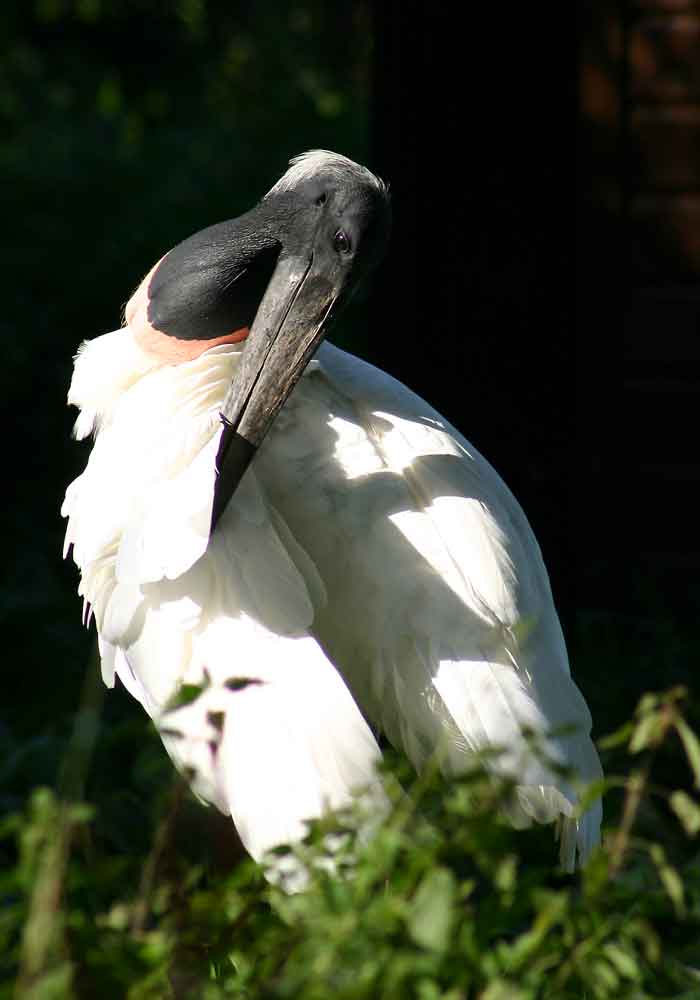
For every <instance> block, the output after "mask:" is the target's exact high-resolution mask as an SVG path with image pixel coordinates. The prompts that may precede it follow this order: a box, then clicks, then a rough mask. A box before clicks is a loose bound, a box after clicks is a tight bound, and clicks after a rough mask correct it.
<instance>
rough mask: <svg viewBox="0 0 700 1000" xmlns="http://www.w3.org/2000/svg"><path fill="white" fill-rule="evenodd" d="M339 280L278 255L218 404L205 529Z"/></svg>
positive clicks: (299, 368)
mask: <svg viewBox="0 0 700 1000" xmlns="http://www.w3.org/2000/svg"><path fill="white" fill-rule="evenodd" d="M342 285H343V281H342V279H340V280H338V281H335V282H334V281H332V280H331V279H329V277H328V275H327V273H323V272H322V269H321V268H320V267H319V266H318V264H315V261H314V255H313V253H310V254H309V257H308V258H306V259H304V258H302V259H300V258H299V257H296V256H295V257H291V256H290V257H288V258H285V257H284V256H282V257H280V259H279V261H278V262H277V266H276V268H275V271H274V274H273V276H272V278H271V280H270V283H269V285H268V287H267V291H266V292H265V295H264V297H263V300H262V302H261V303H260V306H259V307H258V311H257V314H256V316H255V320H254V322H253V325H252V327H251V330H250V334H249V335H248V338H247V340H246V346H245V349H244V351H243V354H242V355H241V360H240V365H239V368H238V370H237V371H236V375H235V377H234V379H233V382H232V383H231V386H230V388H229V391H228V393H227V395H226V398H225V400H224V404H223V407H222V409H221V420H222V422H223V424H224V429H223V432H222V435H221V441H220V443H219V451H218V454H217V457H216V469H217V479H216V486H215V490H214V505H213V508H212V516H211V531H212V532H213V531H214V528H215V527H216V524H217V522H218V520H219V518H220V517H221V515H222V513H223V512H224V510H225V508H226V505H227V503H228V502H229V500H230V499H231V497H232V495H233V492H234V490H235V489H236V487H237V486H238V484H239V482H240V481H241V478H242V477H243V473H244V472H245V471H246V469H247V468H248V466H249V465H250V462H251V460H252V458H253V456H254V455H255V452H256V450H257V449H258V447H259V446H260V443H261V442H262V440H263V438H264V437H265V434H266V433H267V431H268V430H269V429H270V426H271V425H272V423H273V421H274V419H275V417H276V416H277V414H278V413H279V410H280V408H281V407H282V405H283V404H284V402H285V400H286V399H287V397H288V396H289V394H290V392H291V391H292V389H293V388H294V386H295V385H296V383H297V382H298V380H299V378H300V376H301V374H302V372H303V371H304V369H305V368H306V365H307V364H308V362H309V360H310V359H311V357H312V355H313V354H314V352H315V351H316V349H317V347H318V346H319V344H320V343H321V341H322V340H323V338H324V336H325V333H326V330H327V329H328V320H329V317H330V314H331V312H332V311H333V307H334V305H335V304H336V302H337V301H338V299H339V298H340V297H341V292H342Z"/></svg>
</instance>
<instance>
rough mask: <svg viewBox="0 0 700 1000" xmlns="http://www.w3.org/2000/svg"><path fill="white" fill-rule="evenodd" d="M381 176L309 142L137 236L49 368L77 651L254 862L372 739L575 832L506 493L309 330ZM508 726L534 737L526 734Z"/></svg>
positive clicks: (543, 625)
mask: <svg viewBox="0 0 700 1000" xmlns="http://www.w3.org/2000/svg"><path fill="white" fill-rule="evenodd" d="M390 229H391V199H390V195H389V190H388V187H387V186H386V185H385V183H384V182H383V181H382V180H380V179H379V178H378V177H377V176H376V175H375V174H373V173H372V172H371V171H370V170H369V169H368V168H366V167H364V166H361V165H359V164H358V163H355V162H354V161H352V160H350V159H349V158H347V157H345V156H342V155H341V154H338V153H333V152H330V151H328V150H311V151H309V152H306V153H303V154H301V155H300V156H297V157H295V158H294V159H292V160H291V161H290V163H289V166H288V168H287V169H286V171H285V172H284V174H283V175H282V176H281V178H280V179H279V180H278V181H277V182H276V183H275V184H274V185H273V187H272V188H271V189H270V190H269V191H268V193H267V194H266V195H264V196H263V197H262V198H261V200H260V201H259V202H258V203H257V204H256V205H255V206H254V207H253V208H252V209H251V210H250V211H248V212H246V213H245V214H243V215H241V216H239V217H237V218H234V219H231V220H228V221H226V222H222V223H218V224H216V225H213V226H210V227H208V228H206V229H204V230H202V231H200V232H198V233H196V234H194V235H193V236H190V237H188V238H187V239H185V240H184V241H183V242H182V243H180V244H178V245H177V246H176V247H174V248H173V249H171V250H170V251H169V252H167V253H165V255H164V256H163V257H161V259H160V260H159V261H158V262H157V263H156V264H155V265H154V267H153V268H152V269H151V270H150V271H149V272H148V274H147V275H146V277H145V278H144V279H143V280H142V281H141V283H140V284H139V285H138V287H137V288H136V291H135V292H134V293H133V295H132V296H131V298H130V299H129V301H128V303H127V305H126V309H125V313H124V319H123V323H122V326H121V327H120V328H118V329H116V330H113V331H112V332H109V333H106V334H102V335H100V336H97V337H95V338H94V339H92V340H89V341H85V342H83V343H82V344H81V345H80V347H79V349H78V353H77V355H76V357H75V363H74V370H73V375H72V380H71V385H70V390H69V394H68V401H69V403H70V404H72V405H74V406H76V407H77V408H78V409H79V415H78V417H77V421H76V423H75V428H74V435H75V437H76V438H78V439H85V438H88V437H90V436H92V437H93V439H94V440H93V444H92V449H91V451H90V454H89V458H88V461H87V464H86V466H85V469H84V471H83V472H82V474H81V475H80V476H78V478H77V479H75V480H74V481H73V482H72V483H71V484H70V485H69V486H68V488H67V491H66V495H65V501H64V503H63V507H62V514H63V516H64V517H66V518H67V522H68V523H67V529H66V536H65V551H64V556H65V555H66V554H67V553H68V552H69V551H71V550H72V557H73V560H74V562H75V564H76V565H77V567H78V569H79V572H80V584H79V594H80V595H81V596H82V597H83V600H84V620H85V621H86V622H87V623H88V624H89V623H90V621H91V620H92V619H94V621H95V624H96V627H97V636H98V643H99V652H100V659H101V670H102V677H103V680H104V682H105V684H106V685H107V686H108V687H113V686H114V684H115V681H116V680H117V679H118V680H119V682H120V683H121V684H122V685H123V686H124V687H125V688H126V690H127V691H128V692H129V693H130V694H131V695H132V696H133V697H134V698H135V699H136V700H137V701H138V702H140V704H141V705H142V706H143V708H144V709H145V711H146V712H147V713H148V715H149V716H150V717H151V718H152V719H153V721H154V723H155V725H156V727H157V728H158V731H159V733H160V736H161V738H162V741H163V743H164V745H165V748H166V750H167V751H168V753H169V754H170V756H171V758H172V760H173V761H174V763H175V765H176V767H177V768H178V769H179V770H180V771H181V772H182V773H183V774H185V775H186V777H187V779H188V781H189V783H190V786H191V788H192V790H193V792H194V793H195V795H196V796H197V797H199V798H200V799H202V800H203V801H204V802H206V803H209V804H213V805H215V806H216V807H217V808H218V809H219V810H221V812H222V813H224V814H225V815H226V816H230V817H231V818H232V820H233V822H234V824H235V827H236V829H237V831H238V834H239V836H240V839H241V841H242V843H243V845H244V847H245V848H246V850H247V851H248V853H249V854H250V855H251V856H252V857H253V858H254V859H256V860H257V861H261V860H262V859H263V858H264V857H265V856H266V855H267V853H268V852H269V851H270V850H271V849H272V848H274V847H277V846H278V845H282V844H294V843H295V842H298V841H300V840H302V839H303V838H304V836H305V835H306V834H307V832H308V823H309V821H311V820H313V819H315V818H318V817H321V816H323V815H325V814H326V813H327V812H328V811H332V810H337V809H341V808H343V807H345V806H347V805H348V804H349V803H351V802H353V801H355V800H356V799H358V798H361V797H363V796H364V799H363V801H364V802H365V803H367V804H368V809H369V810H370V812H372V811H374V812H375V813H376V815H377V816H381V815H383V811H385V810H386V798H385V793H384V790H383V786H382V782H381V779H380V777H379V776H378V771H377V765H378V764H379V762H380V760H381V758H382V750H381V746H380V742H381V740H386V741H387V742H389V743H390V744H392V745H394V746H395V747H397V748H398V749H399V750H401V751H403V752H404V753H405V754H406V755H407V756H408V758H409V759H410V761H411V763H412V765H413V766H414V767H415V768H416V769H417V770H419V771H420V770H421V769H423V768H425V767H426V766H427V765H428V762H430V761H431V760H435V759H438V760H439V764H440V767H441V769H442V770H443V772H444V773H445V775H446V776H447V777H448V778H449V777H450V776H457V775H459V774H460V773H463V772H464V771H465V770H467V769H468V768H469V767H470V766H472V765H473V762H474V760H475V759H477V758H479V757H480V755H481V756H483V754H482V752H483V751H484V750H487V751H488V750H489V748H491V747H495V748H498V749H499V752H498V753H494V754H492V755H491V754H489V755H487V757H486V763H485V766H486V767H487V768H488V769H490V770H491V771H492V772H494V773H497V774H500V775H503V776H505V777H506V778H508V779H509V780H511V781H512V782H513V783H514V787H515V791H514V794H513V799H512V804H511V806H510V810H509V815H510V817H511V819H513V821H514V822H515V823H516V824H530V823H532V822H538V823H553V824H555V827H556V829H557V831H558V836H559V842H560V844H559V861H560V864H561V865H562V866H563V868H564V869H566V870H573V869H574V868H575V866H576V865H577V864H580V863H583V862H584V861H585V859H586V858H587V857H588V856H589V855H590V853H591V851H592V850H593V849H594V848H595V846H596V845H597V844H598V842H599V838H600V824H601V815H602V810H601V805H600V802H599V801H594V802H593V803H592V804H590V805H588V807H587V808H586V809H585V810H584V809H583V807H581V808H579V804H580V801H581V788H582V787H583V785H585V784H587V783H590V782H595V781H596V780H597V779H599V778H600V777H601V774H602V771H601V766H600V761H599V758H598V755H597V752H596V749H595V746H594V744H593V742H592V740H591V736H590V732H591V725H592V722H591V716H590V713H589V710H588V707H587V705H586V702H585V700H584V698H583V696H582V694H581V692H580V691H579V689H578V687H577V686H576V683H575V682H574V680H573V678H572V677H571V673H570V667H569V662H568V657H567V650H566V645H565V641H564V636H563V633H562V629H561V626H560V622H559V619H558V616H557V612H556V609H555V605H554V600H553V597H552V592H551V587H550V583H549V578H548V575H547V571H546V568H545V565H544V563H543V559H542V555H541V552H540V548H539V546H538V543H537V541H536V539H535V537H534V534H533V532H532V530H531V528H530V525H529V523H528V521H527V519H526V517H525V514H524V513H523V511H522V509H521V507H520V505H519V504H518V502H517V500H516V499H515V498H514V496H513V494H512V493H511V492H510V490H509V489H508V487H507V486H506V485H505V483H504V482H503V480H502V479H501V477H500V476H499V475H498V473H497V472H496V471H495V470H494V469H493V468H492V466H491V465H490V464H489V463H488V462H487V461H486V459H485V458H483V457H482V456H481V455H480V454H479V452H478V451H477V450H476V449H475V448H474V447H473V446H472V445H471V444H470V443H469V442H468V441H467V440H466V439H465V438H464V437H463V436H462V435H461V433H460V432H459V431H458V430H457V429H456V428H454V427H453V426H451V425H450V423H448V421H447V420H445V419H444V417H442V416H441V415H440V414H439V413H438V412H437V411H436V410H435V409H433V408H432V407H431V406H430V405H429V404H428V403H426V402H425V401H424V400H423V399H421V398H420V397H419V396H418V395H416V394H415V393H414V392H412V391H411V390H410V389H408V388H407V387H406V386H404V385H402V384H401V383H400V382H398V381H397V380H395V379H394V378H392V377H391V376H390V375H389V374H386V373H385V372H383V371H380V370H379V369H377V368H375V367H373V366H372V365H370V364H368V363H367V362H365V361H363V360H360V359H359V358H357V357H354V356H353V355H351V354H349V353H346V352H345V351H342V350H340V349H339V348H337V347H335V346H333V345H332V344H331V343H330V342H329V341H327V340H325V335H326V333H327V330H328V328H329V326H331V324H332V322H333V321H334V319H335V317H336V316H337V315H338V314H339V313H340V312H341V311H342V309H343V307H344V305H345V303H346V302H347V301H348V300H349V299H350V297H351V296H352V294H353V293H354V291H355V289H356V288H357V287H358V286H359V285H361V284H362V283H363V282H364V281H365V279H366V277H367V275H369V274H370V273H371V272H372V271H373V270H374V269H375V268H376V265H377V264H378V262H379V261H380V260H381V258H382V257H383V255H384V253H385V252H386V249H387V245H388V242H389V234H390ZM533 734H534V735H535V736H536V737H537V740H538V744H539V745H538V746H537V747H536V746H534V745H533V738H532V736H533Z"/></svg>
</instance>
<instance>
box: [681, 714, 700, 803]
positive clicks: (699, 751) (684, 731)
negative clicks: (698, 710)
mask: <svg viewBox="0 0 700 1000" xmlns="http://www.w3.org/2000/svg"><path fill="white" fill-rule="evenodd" d="M676 729H677V730H678V735H679V736H680V738H681V740H682V742H683V748H684V749H685V752H686V756H687V757H688V763H689V764H690V767H691V770H692V772H693V778H694V782H695V787H696V788H700V740H699V739H698V737H697V735H696V734H695V733H694V732H693V730H692V729H691V728H690V726H689V725H688V723H687V722H686V721H685V719H676Z"/></svg>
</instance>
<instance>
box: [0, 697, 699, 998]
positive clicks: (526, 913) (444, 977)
mask: <svg viewBox="0 0 700 1000" xmlns="http://www.w3.org/2000/svg"><path fill="white" fill-rule="evenodd" d="M685 705H686V701H685V695H684V692H683V691H681V690H679V689H674V690H672V691H671V692H669V693H668V694H665V695H658V696H657V695H647V696H645V697H644V698H643V699H642V701H641V702H640V704H639V706H638V708H637V711H636V713H635V716H634V719H633V720H632V721H631V722H630V723H629V724H627V725H625V726H624V727H622V728H621V729H620V730H618V731H617V732H616V733H614V734H613V735H612V736H611V737H609V738H608V739H607V740H605V741H603V746H604V748H606V749H607V751H614V752H616V753H618V754H619V755H620V757H619V758H618V759H620V760H622V759H625V760H626V761H627V762H628V767H627V769H626V772H625V773H626V775H627V776H626V777H621V778H608V779H607V780H606V782H605V785H606V787H607V788H609V789H613V790H615V789H618V790H619V792H620V794H621V800H620V809H619V813H620V819H619V821H618V822H616V823H614V824H611V825H609V827H608V829H607V831H606V837H605V843H604V846H603V847H602V848H601V849H600V850H599V851H597V852H596V853H595V855H594V856H593V857H592V858H591V859H590V861H589V863H588V864H587V865H586V867H585V869H584V871H583V872H582V873H581V874H580V875H577V876H567V875H564V874H562V873H559V872H557V871H556V870H555V869H554V867H553V858H554V855H555V848H554V844H553V842H552V836H551V830H550V829H546V828H541V827H539V828H535V829H532V830H529V831H520V832H516V831H514V830H512V829H511V828H510V827H509V826H508V825H507V824H506V823H505V822H504V821H503V820H502V819H501V818H500V817H501V815H502V810H501V808H500V807H501V805H502V804H503V803H504V802H505V800H506V799H507V796H508V795H509V794H510V788H509V787H508V785H507V783H504V782H501V781H494V780H493V779H492V778H489V777H487V776H486V774H485V772H484V771H483V769H481V768H480V767H476V768H475V769H474V770H473V771H472V772H470V773H468V774H466V775H465V776H464V777H463V778H461V779H460V780H459V781H456V782H455V781H452V782H450V783H445V782H444V781H443V780H442V779H441V778H440V777H439V775H438V774H437V773H436V772H437V769H435V771H433V772H429V773H426V774H425V775H423V776H422V777H420V778H415V777H413V776H412V775H411V772H410V769H409V768H408V766H407V765H406V764H405V762H403V761H402V760H401V759H399V758H392V759H391V761H390V764H389V765H388V766H387V774H386V786H387V790H388V791H389V794H390V795H391V796H392V799H393V801H394V807H393V811H392V813H391V815H390V817H389V818H388V820H387V821H386V822H385V823H383V824H382V826H381V828H380V829H379V830H377V831H376V833H375V834H374V835H373V836H372V837H371V838H368V839H366V838H363V837H362V835H361V834H360V835H359V836H358V835H357V829H358V825H359V824H361V817H360V814H359V812H358V811H357V810H355V811H353V810H348V811H347V812H346V813H344V814H341V815H339V816H336V817H333V818H329V819H327V820H323V821H321V822H318V823H314V824H312V826H311V829H310V833H309V836H308V838H307V840H306V841H305V843H304V844H302V845H300V846H299V847H298V848H295V849H294V850H293V852H290V850H289V849H288V848H282V849H280V850H279V851H277V852H274V853H275V854H278V855H282V856H284V855H286V854H290V853H292V854H293V855H294V857H295V858H296V860H297V862H298V863H300V864H303V865H304V866H305V868H306V869H307V871H308V872H309V873H310V876H309V878H310V882H309V886H308V888H307V889H306V890H305V891H303V892H300V893H297V894H294V895H288V894H286V893H285V892H283V891H282V890H281V889H279V888H277V887H275V886H274V885H270V884H268V883H267V882H266V881H265V879H264V878H263V876H262V874H261V871H260V869H259V868H258V867H257V866H256V865H254V864H253V863H252V862H251V861H250V860H249V859H247V858H244V857H241V858H240V859H239V861H238V863H236V864H233V865H230V864H229V865H226V866H221V865H220V864H217V862H216V860H215V859H214V860H212V859H209V860H207V858H206V851H205V850H203V848H202V843H201V842H197V841H196V838H195V839H194V843H193V838H192V836H191V834H192V827H191V823H192V815H194V812H195V810H196V811H197V812H198V815H199V816H200V817H205V816H207V815H209V813H208V812H207V811H206V810H203V809H202V808H201V807H199V806H196V807H195V806H193V805H192V806H191V805H190V804H189V802H188V801H187V797H186V793H185V792H184V790H183V786H182V785H181V784H179V783H178V784H176V785H175V786H174V788H172V789H171V791H170V792H169V795H168V801H167V802H165V803H163V802H161V806H160V810H159V812H160V815H159V816H157V817H154V819H153V822H152V824H151V829H150V834H149V843H148V844H147V845H146V849H145V850H144V851H142V852H138V851H136V852H135V851H124V850H118V849H115V847H114V845H113V844H111V843H110V842H109V840H108V839H106V838H105V835H104V831H103V829H102V827H101V822H100V815H99V809H97V810H96V809H95V808H93V807H91V806H88V805H86V804H83V803H82V802H76V801H70V800H69V799H67V798H66V797H65V795H64V796H63V797H60V796H59V795H57V794H56V793H54V792H52V791H50V790H49V789H48V788H39V789H36V790H35V792H34V794H33V796H32V798H31V802H30V803H29V805H28V807H27V809H26V810H25V811H24V812H15V813H13V814H11V815H9V816H7V817H6V818H5V820H4V821H3V823H2V826H1V827H0V837H1V838H2V843H3V845H4V849H5V852H6V854H7V856H8V858H10V857H11V858H12V859H13V860H12V863H11V864H10V865H8V866H5V868H4V874H3V876H2V892H3V896H4V899H5V906H4V908H3V912H2V919H1V920H0V962H2V963H3V966H4V969H3V971H4V973H5V974H6V982H7V984H8V985H7V986H6V987H5V988H4V989H3V990H2V991H0V996H8V997H9V996H11V995H12V992H11V987H10V985H9V984H10V982H11V981H12V980H13V979H15V977H18V978H17V983H18V987H17V995H20V996H31V997H37V998H47V1000H48V998H53V997H57V998H58V997H71V996H75V997H82V996H85V997H92V996H98V995H99V996H101V997H104V998H105V1000H106V998H109V997H123V996H128V997H130V998H149V997H154V998H155V997H163V996H173V997H180V996H183V997H184V996H197V997H204V998H212V1000H214V998H218V997H227V996H231V997H280V998H283V997H304V998H308V1000H321V998H327V997H329V996H335V997H338V998H348V1000H350V998H352V1000H355V998H358V1000H359V998H377V997H385V998H387V1000H389V998H400V997H409V996H410V997H418V998H420V1000H438V998H441V1000H459V998H467V997H475V998H476V997H478V998H479V1000H501V998H502V1000H506V998H508V1000H513V998H515V1000H530V998H533V1000H534V998H539V997H548V998H550V997H552V998H562V1000H563V998H568V997H571V998H580V997H591V998H613V997H614V998H625V997H629V998H635V1000H637V998H644V997H682V996H687V997H691V996H697V995H698V990H700V869H699V868H698V866H697V848H696V846H695V843H694V838H695V836H696V834H697V830H698V815H699V814H700V806H699V804H698V801H697V795H696V793H695V792H694V791H689V790H687V788H686V787H684V788H676V787H660V786H658V785H657V784H656V781H655V774H654V772H655V766H656V759H657V755H658V754H659V753H660V752H662V751H663V749H664V748H665V747H666V744H667V743H668V741H669V740H671V739H674V738H680V739H681V740H682V745H683V747H684V750H685V754H686V760H687V765H688V767H687V770H688V776H689V777H690V779H691V783H692V784H693V785H694V786H695V787H697V786H698V784H700V765H699V761H698V757H697V736H696V734H695V732H694V730H693V729H692V728H691V726H690V725H689V723H688V721H687V719H686V717H685V715H684V708H685ZM85 710H86V711H88V712H89V713H92V714H93V715H94V706H91V707H87V708H86V709H85ZM81 728H82V731H83V733H84V729H85V726H84V720H82V722H81V721H80V720H79V723H78V724H77V725H76V733H78V734H80V732H81ZM72 746H73V749H72V751H71V752H72V754H73V755H77V756H78V758H80V755H81V753H84V751H85V742H84V739H82V740H81V737H80V735H78V736H77V737H76V738H74V741H73V744H72ZM149 752H150V751H149ZM87 765H88V760H87V757H86V756H85V755H83V757H82V763H80V762H79V763H78V764H77V765H76V766H74V767H73V768H72V769H71V768H70V767H69V768H67V771H68V772H69V773H70V772H72V773H73V775H74V776H75V774H76V772H80V771H81V769H82V770H85V768H87ZM65 772H66V769H65V768H64V773H65ZM397 776H398V779H400V780H397ZM679 777H681V778H682V777H683V776H679ZM73 780H75V777H74V779H73ZM686 785H687V782H686ZM402 786H403V787H402ZM404 788H406V789H407V792H408V793H406V791H404ZM599 791H600V788H598V789H594V790H592V793H591V794H595V793H597V792H599ZM611 797H612V798H614V791H613V792H611V793H610V795H609V796H608V799H610V798H611ZM609 808H610V802H608V809H609ZM613 808H615V806H614V805H613ZM648 808H654V809H660V810H661V815H662V816H663V821H662V823H660V824H659V825H658V827H657V828H656V830H655V833H656V838H655V839H650V838H649V837H647V836H646V835H645V833H644V831H643V830H642V829H640V828H639V827H640V825H641V824H640V823H639V822H638V819H639V817H640V816H641V815H642V814H643V813H644V811H645V810H646V809H648ZM188 810H190V812H191V815H190V816H189V818H188ZM183 831H184V832H185V837H184V839H183V838H182V837H181V836H180V834H181V833H182V832H183ZM331 834H332V835H333V844H334V845H335V846H334V848H333V852H332V863H329V846H328V845H329V835H331ZM338 834H342V836H340V837H338V836H337V835H338ZM229 835H230V837H231V838H232V837H233V831H232V830H230V831H229ZM188 854H189V856H188ZM273 860H274V859H273ZM279 860H280V859H279V858H277V861H279Z"/></svg>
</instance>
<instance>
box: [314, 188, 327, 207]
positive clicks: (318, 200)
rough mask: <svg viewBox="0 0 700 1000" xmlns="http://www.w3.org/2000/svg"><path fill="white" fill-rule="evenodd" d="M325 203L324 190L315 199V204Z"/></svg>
mask: <svg viewBox="0 0 700 1000" xmlns="http://www.w3.org/2000/svg"><path fill="white" fill-rule="evenodd" d="M325 203H326V192H325V191H324V192H323V194H320V195H319V196H318V198H317V199H316V204H317V205H325Z"/></svg>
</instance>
